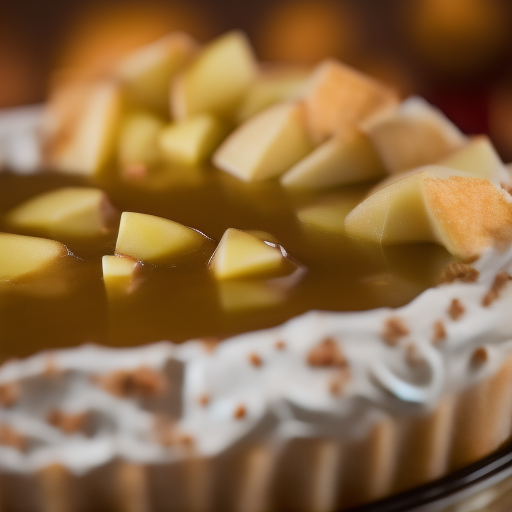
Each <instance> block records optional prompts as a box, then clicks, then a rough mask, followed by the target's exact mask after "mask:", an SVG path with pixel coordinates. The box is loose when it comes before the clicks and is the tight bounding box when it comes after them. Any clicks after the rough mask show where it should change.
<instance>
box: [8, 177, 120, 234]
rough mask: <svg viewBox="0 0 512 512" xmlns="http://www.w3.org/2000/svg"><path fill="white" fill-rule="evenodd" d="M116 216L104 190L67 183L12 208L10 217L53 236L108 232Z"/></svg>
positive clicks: (14, 222) (16, 223)
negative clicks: (68, 185) (70, 185)
mask: <svg viewBox="0 0 512 512" xmlns="http://www.w3.org/2000/svg"><path fill="white" fill-rule="evenodd" d="M116 218H117V213H116V210H115V208H114V207H113V206H112V205H111V204H110V201H109V199H108V197H107V195H106V194H105V192H103V191H102V190H100V189H96V188H81V187H66V188H61V189H58V190H52V191H50V192H46V193H44V194H41V195H39V196H37V197H34V198H32V199H29V200H28V201H26V202H24V203H22V204H21V205H19V206H17V207H16V208H14V209H13V210H11V211H10V212H9V213H8V214H7V217H6V221H7V223H8V224H9V225H10V226H12V227H14V228H21V229H24V230H34V231H38V232H42V233H47V234H50V235H51V236H71V237H92V236H98V235H103V234H105V233H108V232H109V231H110V229H112V227H113V224H114V221H115V220H116Z"/></svg>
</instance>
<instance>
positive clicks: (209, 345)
mask: <svg viewBox="0 0 512 512" xmlns="http://www.w3.org/2000/svg"><path fill="white" fill-rule="evenodd" d="M223 339H224V338H219V337H216V336H206V337H204V338H202V339H201V342H202V343H203V346H204V348H205V349H206V351H207V352H214V351H215V349H216V348H217V346H218V345H219V343H220V342H221V341H222V340H223Z"/></svg>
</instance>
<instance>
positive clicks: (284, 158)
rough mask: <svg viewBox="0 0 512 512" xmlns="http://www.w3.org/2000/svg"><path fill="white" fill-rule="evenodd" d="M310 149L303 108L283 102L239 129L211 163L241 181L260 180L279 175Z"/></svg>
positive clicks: (220, 148)
mask: <svg viewBox="0 0 512 512" xmlns="http://www.w3.org/2000/svg"><path fill="white" fill-rule="evenodd" d="M312 149H313V143H312V141H311V139H310V136H309V133H308V130H307V125H306V118H305V112H304V107H303V105H302V104H301V103H283V104H279V105H275V106H273V107H270V108H268V109H267V110H264V111H263V112H261V113H259V114H258V115H256V116H255V117H253V118H251V119H249V120H248V121H246V122H245V123H244V124H242V125H241V126H239V127H238V128H237V129H236V130H235V131H234V132H233V133H231V135H229V136H228V138H227V139H226V140H225V141H224V142H223V143H222V144H221V146H220V147H219V149H217V151H216V152H215V153H214V155H213V162H214V164H215V165H216V166H217V167H219V169H222V170H223V171H226V172H229V173H230V174H232V175H233V176H236V177H237V178H240V179H242V180H244V181H263V180H266V179H269V178H273V177H276V176H279V175H281V174H283V173H284V172H286V171H287V170H288V169H290V167H292V166H293V165H294V164H295V163H297V162H298V161H299V160H300V159H301V158H303V157H304V156H305V155H307V154H308V153H309V152H310V151H311V150H312Z"/></svg>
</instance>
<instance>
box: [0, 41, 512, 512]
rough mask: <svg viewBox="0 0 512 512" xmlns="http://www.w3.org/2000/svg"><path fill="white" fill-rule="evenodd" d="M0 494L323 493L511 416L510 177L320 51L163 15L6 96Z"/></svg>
mask: <svg viewBox="0 0 512 512" xmlns="http://www.w3.org/2000/svg"><path fill="white" fill-rule="evenodd" d="M0 149H1V150H2V165H3V167H4V171H5V172H2V173H0V338H1V340H2V343H1V345H0V347H1V349H0V357H1V361H2V364H1V366H0V503H1V505H0V508H1V509H2V511H6V512H7V511H9V512H10V511H13V512H26V511H29V510H30V511H31V512H37V511H59V512H74V511H84V512H86V511H89V510H99V509H105V510H107V509H109V510H119V511H124V512H128V511H130V512H148V511H154V512H160V511H169V512H171V511H176V512H188V511H190V512H192V511H194V512H200V511H222V512H225V511H228V510H232V511H233V512H264V511H272V510H274V511H278V510H289V511H303V512H312V511H315V510H325V511H334V510H341V509H345V508H349V507H353V506H355V505H359V504H363V503H369V502H372V501H375V500H379V499H381V498H384V497H388V496H391V495H393V494H396V493H399V492H401V491H404V490H407V489H411V488H413V487H415V486H419V485H421V484H424V483H426V482H430V481H433V480H435V479H438V478H440V477H442V476H445V475H447V474H449V473H450V472H452V471H454V470H456V469H458V468H461V467H463V466H465V465H467V464H470V463H472V462H474V461H476V460H478V459H480V458H482V457H484V456H486V455H488V454H489V453H491V452H493V451H494V450H496V449H497V448H499V447H500V446H501V445H502V444H503V443H505V442H507V441H508V440H509V439H510V438H511V436H512V425H511V421H510V418H512V324H511V322H510V314H509V310H510V307H511V305H512V287H511V285H510V282H509V281H510V279H511V277H510V274H509V272H510V271H511V269H512V248H511V247H510V245H511V242H512V196H511V195H510V193H509V191H510V187H511V186H512V177H511V176H510V174H509V171H508V170H507V167H506V166H505V165H504V164H503V162H502V161H501V160H500V158H499V156H498V154H497V153H496V151H495V149H494V148H493V146H492V143H491V141H490V140H489V139H488V138H487V137H486V136H483V135H482V136H478V137H468V136H466V135H464V134H462V133H461V132H460V130H459V129H458V128H457V127H456V126H455V125H454V124H453V123H451V122H450V121H449V120H448V119H447V118H446V117H445V116H444V115H443V114H442V112H440V111H439V110H437V109H436V108H435V107H433V106H432V105H430V104H428V103H427V102H426V101H424V100H423V99H421V98H419V97H410V98H407V99H402V98H399V97H398V96H397V95H396V94H395V92H394V91H393V90H391V89H390V88H388V87H387V86H386V85H385V84H381V83H379V82H377V81H375V80H374V79H373V78H371V77H369V76H366V75H364V74H362V73H360V72H358V71H357V70H354V69H351V68H350V67H348V66H346V65H344V64H343V63H340V62H337V61H335V60H332V59H331V60H326V61H324V62H320V63H319V64H318V66H316V67H315V68H313V69H298V68H296V67H293V66H289V65H284V64H283V65H272V66H270V65H268V64H264V63H259V62H258V61H257V60H256V58H255V55H254V52H253V50H252V48H251V46H250V43H249V41H248V40H247V38H246V37H245V35H244V34H242V33H240V32H231V33H228V34H226V35H223V36H221V37H219V38H218V39H216V40H214V41H212V42H210V43H208V44H206V45H200V44H199V43H197V42H196V41H194V40H193V39H192V38H190V37H189V36H187V35H185V34H182V33H172V34H169V35H168V36H166V37H165V38H163V39H161V40H159V41H156V42H155V43H153V44H151V45H149V46H147V47H144V48H141V49H139V50H137V51H136V52H134V53H132V54H130V55H127V56H126V57H125V58H124V59H123V60H122V61H120V62H119V63H117V64H116V65H115V66H113V67H112V68H111V69H110V70H108V72H102V73H97V72H96V70H92V69H91V70H81V71H80V72H79V73H76V74H73V73H67V74H62V75H59V79H58V80H55V81H54V85H53V87H52V90H51V93H50V96H49V99H48V101H47V103H46V104H45V105H44V106H43V107H42V108H34V109H28V110H27V109H22V110H20V111H19V112H16V111H15V112H7V113H5V114H0Z"/></svg>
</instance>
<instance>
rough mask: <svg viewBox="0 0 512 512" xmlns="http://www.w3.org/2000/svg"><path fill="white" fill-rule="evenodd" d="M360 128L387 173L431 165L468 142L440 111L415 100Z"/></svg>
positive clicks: (417, 99)
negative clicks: (367, 137)
mask: <svg viewBox="0 0 512 512" xmlns="http://www.w3.org/2000/svg"><path fill="white" fill-rule="evenodd" d="M362 128H363V130H364V131H365V132H366V133H367V134H368V136H369V137H370V139H371V141H372V143H373V145H374V146H375V149H376V150H377V153H378V154H379V155H380V157H381V158H382V161H383V162H384V165H385V166H386V168H387V170H388V172H390V173H400V172H403V171H406V170H408V169H413V168H415V167H420V166H422V165H428V164H434V163H436V162H438V161H439V160H441V159H443V158H445V157H447V156H448V155H449V154H450V153H452V152H453V151H455V150H456V149H459V148H461V147H462V146H463V145H464V144H465V143H466V142H467V138H466V137H465V136H464V135H463V134H462V133H461V132H460V130H459V129H458V128H457V127H456V126H455V125H454V124H453V123H452V122H451V121H449V120H448V119H447V118H446V117H445V116H444V115H443V113H442V112H441V111H439V110H438V109H436V108H434V107H433V106H431V105H430V104H429V103H427V102H426V101H425V100H424V99H422V98H418V97H411V98H409V99H407V100H405V101H404V102H403V103H402V104H401V105H400V106H399V107H398V108H397V109H395V110H393V111H387V112H385V113H382V114H379V115H376V116H374V117H372V118H371V119H368V120H367V121H365V122H364V123H363V124H362Z"/></svg>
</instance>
